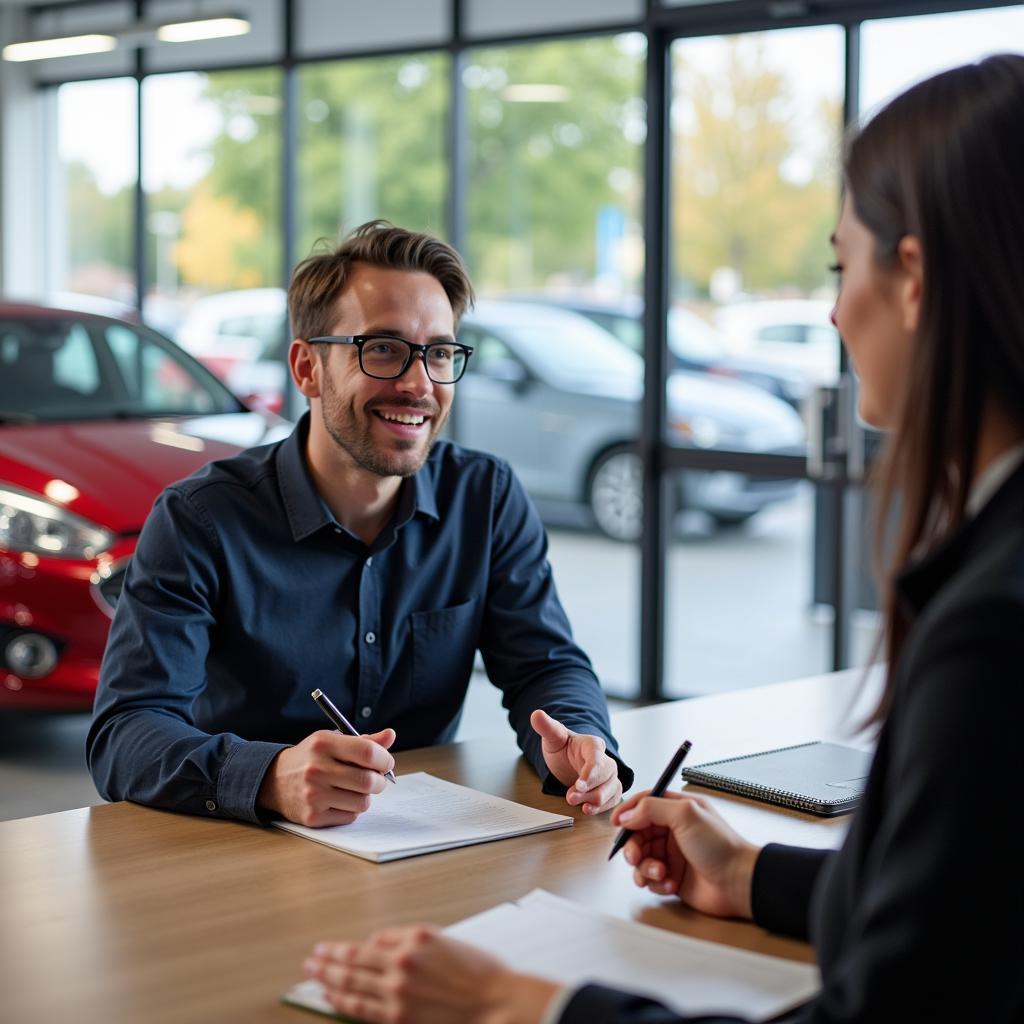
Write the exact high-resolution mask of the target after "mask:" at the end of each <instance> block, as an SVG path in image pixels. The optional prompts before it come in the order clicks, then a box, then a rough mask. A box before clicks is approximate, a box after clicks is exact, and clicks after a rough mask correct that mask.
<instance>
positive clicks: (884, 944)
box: [561, 466, 1024, 1024]
mask: <svg viewBox="0 0 1024 1024" xmlns="http://www.w3.org/2000/svg"><path fill="white" fill-rule="evenodd" d="M897 593H898V595H899V598H900V600H902V601H904V602H905V606H906V608H907V609H908V611H909V612H910V613H911V615H912V617H913V618H912V626H911V630H910V633H909V634H908V638H907V642H906V646H905V647H904V651H903V654H902V656H901V658H900V663H899V667H898V671H897V675H896V681H895V690H894V695H893V703H892V707H891V710H890V712H889V715H888V717H887V719H886V721H885V724H884V726H883V727H882V729H881V732H880V734H879V743H878V749H877V752H876V754H875V758H874V761H873V763H872V767H871V774H870V776H869V778H868V782H867V788H866V790H865V793H864V797H863V799H862V801H861V804H860V807H859V808H858V810H857V811H856V813H855V815H854V818H853V821H852V823H851V826H850V831H849V833H848V835H847V837H846V841H845V842H844V844H843V846H842V849H841V850H839V851H838V853H822V852H819V851H808V850H798V849H795V848H793V847H784V846H767V847H766V848H765V849H764V851H763V852H762V853H761V855H760V857H759V858H758V862H757V866H756V868H755V873H754V880H753V893H752V896H753V906H754V920H755V921H756V922H757V923H758V924H760V925H763V926H764V927H765V928H768V929H771V930H773V931H782V932H787V933H790V934H795V935H803V936H804V937H806V936H807V935H808V933H809V935H810V937H811V940H812V941H813V943H814V946H815V949H816V952H817V957H818V963H819V966H820V968H821V974H822V988H821V993H820V994H819V995H818V996H817V997H816V998H815V999H814V1000H813V1001H812V1002H810V1003H807V1004H806V1005H804V1006H802V1007H800V1008H799V1009H797V1010H795V1011H793V1012H792V1013H790V1014H788V1015H786V1016H785V1017H784V1018H783V1019H784V1020H785V1021H787V1022H792V1024H840V1022H842V1024H854V1022H856V1024H886V1022H896V1021H899V1022H910V1024H916V1022H918V1021H922V1022H928V1024H936V1022H940V1021H951V1022H952V1021H956V1022H959V1024H967V1022H970V1024H1009V1022H1011V1021H1012V1022H1024V871H1022V868H1024V847H1022V845H1021V843H1020V840H1019V839H1018V838H1017V830H1018V829H1019V828H1020V827H1021V824H1022V819H1024V809H1022V806H1021V793H1022V791H1024V756H1022V755H1024V742H1022V736H1024V466H1021V467H1019V468H1018V469H1017V471H1016V472H1015V473H1014V474H1013V475H1012V476H1011V477H1010V478H1009V479H1008V480H1007V481H1006V482H1005V483H1004V484H1003V486H1002V487H1001V488H1000V489H999V491H998V492H997V493H996V495H995V496H994V497H993V498H992V499H991V500H990V501H989V502H988V504H986V505H985V506H984V507H983V508H982V509H981V511H980V513H979V514H978V516H977V517H976V518H975V519H973V520H971V521H970V522H968V523H966V524H965V525H964V526H963V527H962V528H961V529H960V530H958V531H957V532H956V533H955V534H954V535H953V536H952V537H951V538H949V539H948V540H947V541H946V542H945V543H944V544H942V545H941V547H939V548H938V549H936V550H935V551H934V552H932V553H931V554H929V555H928V556H927V557H926V558H924V559H923V560H922V561H920V562H919V563H917V564H916V565H914V566H913V567H912V568H910V569H908V570H907V571H905V572H904V573H903V574H902V575H901V576H900V578H899V580H898V584H897ZM561 1021H562V1022H563V1024H602V1022H616V1024H669V1022H682V1021H688V1022H691V1024H698V1022H699V1024H726V1022H727V1021H729V1022H733V1021H735V1018H724V1017H707V1016H702V1017H679V1016H678V1015H676V1014H674V1013H673V1012H671V1011H669V1010H667V1009H666V1008H665V1007H663V1006H661V1005H659V1004H657V1003H654V1002H651V1001H650V1000H647V999H641V998H638V997H636V996H629V995H626V994H623V993H621V992H613V991H611V990H609V989H606V988H602V987H600V986H597V985H592V986H587V987H585V988H583V989H581V990H580V991H579V992H578V993H577V994H576V995H575V996H574V997H573V999H572V1000H571V1001H570V1003H569V1005H568V1007H567V1008H566V1010H565V1011H564V1013H563V1015H562V1017H561Z"/></svg>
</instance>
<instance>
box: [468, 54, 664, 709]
mask: <svg viewBox="0 0 1024 1024" xmlns="http://www.w3.org/2000/svg"><path fill="white" fill-rule="evenodd" d="M644 60H645V54H644V40H643V39H642V38H641V37H639V36H636V35H623V36H617V37H612V36H608V37H604V38H596V39H578V40H560V41H557V42H544V43H536V44H529V45H522V46H502V47H492V48H478V49H474V50H472V51H470V52H469V54H468V55H467V60H466V66H465V69H464V72H463V76H462V84H463V87H464V88H465V89H466V94H467V95H466V100H467V112H468V116H469V127H468V133H469V140H468V141H469V168H468V169H469V187H468V196H467V203H468V210H467V213H468V216H467V220H468V226H469V231H468V238H467V258H468V260H469V263H470V269H471V272H472V274H473V278H474V282H475V284H476V286H477V290H478V292H479V293H480V294H481V295H482V296H483V298H481V300H480V301H479V302H478V303H477V307H476V309H475V310H474V311H472V312H471V313H470V314H468V315H467V317H466V320H465V324H464V334H463V336H464V337H465V338H466V339H467V341H468V343H469V344H474V345H478V346H479V351H478V353H474V355H473V357H472V358H471V359H470V362H469V367H470V372H469V373H467V374H466V376H465V377H464V378H463V380H462V381H461V382H460V383H459V385H458V392H457V395H456V399H455V408H454V410H453V419H454V429H455V433H456V437H457V440H459V441H461V442H462V443H464V444H466V445H469V446H470V447H474V448H482V449H484V450H485V451H490V452H493V453H494V454H496V455H499V456H501V457H503V458H506V459H508V461H509V462H510V463H511V465H512V466H513V468H514V469H515V471H516V474H517V475H518V477H519V478H520V480H521V481H522V483H523V485H524V487H525V488H526V490H527V492H528V493H529V494H530V496H531V497H532V498H533V500H534V503H535V504H536V506H537V508H538V510H539V512H540V514H541V517H542V519H544V521H545V523H546V525H547V527H548V534H549V540H550V548H549V554H550V559H551V563H552V566H553V567H554V571H555V577H556V579H557V581H558V588H559V594H560V596H561V598H562V601H563V603H564V605H565V608H566V611H567V612H568V614H569V617H570V620H571V622H572V624H573V629H574V631H575V635H576V638H577V640H578V641H579V643H580V644H581V646H582V647H583V648H584V650H586V651H587V652H588V654H590V656H591V658H592V660H593V663H594V667H595V670H596V671H597V673H598V676H599V677H600V678H601V680H602V682H603V683H604V685H605V686H606V687H607V689H608V690H609V691H610V692H613V693H619V694H624V695H628V694H630V693H632V692H635V689H636V679H637V666H638V663H639V662H638V655H637V649H638V635H637V625H638V622H639V592H638V588H639V549H638V547H637V546H636V544H635V543H624V542H623V541H624V540H628V541H635V540H636V539H637V532H636V529H635V525H634V527H633V528H632V529H630V528H628V523H630V522H634V521H635V515H636V510H637V508H638V502H639V475H638V472H637V465H638V464H637V461H636V456H635V453H634V450H633V446H634V442H635V440H636V438H637V435H638V431H639V423H640V402H641V397H642V393H643V361H642V360H641V359H640V357H639V356H638V355H637V354H636V352H634V351H630V348H629V345H628V344H627V343H625V342H624V341H622V340H620V339H619V338H618V337H616V335H615V334H613V333H611V332H610V331H609V330H608V329H607V327H608V323H607V321H606V324H605V326H601V325H600V318H601V317H603V316H605V314H607V313H608V312H609V309H608V307H609V306H610V307H611V309H610V312H611V315H612V317H613V318H614V316H617V315H620V314H621V311H622V310H623V309H625V310H626V313H625V315H624V318H625V319H626V320H627V321H633V322H635V321H636V309H637V305H636V304H637V302H638V301H639V300H638V294H639V292H640V290H641V288H642V281H643V238H642V231H641V226H640V217H641V210H640V200H641V195H642V146H643V140H644V132H645V113H644V105H643V100H642V93H643V76H644ZM599 300H600V301H599ZM478 355H479V356H480V361H479V365H477V366H476V367H475V369H474V362H475V361H476V360H477V358H478ZM624 518H625V519H626V520H627V529H626V530H625V531H623V529H622V528H621V525H620V524H621V522H622V521H623V519H624ZM619 538H621V539H619Z"/></svg>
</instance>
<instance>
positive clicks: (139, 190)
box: [132, 0, 148, 320]
mask: <svg viewBox="0 0 1024 1024" xmlns="http://www.w3.org/2000/svg"><path fill="white" fill-rule="evenodd" d="M144 13H145V2H144V0H135V17H136V19H138V20H141V19H142V17H143V15H144ZM145 72H146V67H145V59H144V57H143V54H142V48H141V47H136V50H135V70H134V78H135V195H134V200H135V201H134V203H133V210H132V213H133V217H134V224H133V229H134V230H133V238H132V248H133V250H134V251H133V253H132V255H133V256H134V257H135V260H134V262H135V308H136V309H137V310H138V313H139V319H140V320H141V319H142V307H143V303H144V302H145V299H146V276H147V273H148V266H147V264H148V260H147V254H146V205H147V204H146V192H145V189H144V187H143V132H144V131H145V125H144V123H143V116H142V114H143V111H142V82H143V79H144V78H145Z"/></svg>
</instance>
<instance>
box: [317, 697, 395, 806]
mask: <svg viewBox="0 0 1024 1024" xmlns="http://www.w3.org/2000/svg"><path fill="white" fill-rule="evenodd" d="M312 697H313V700H315V701H316V703H317V706H318V707H319V708H320V710H321V711H322V712H323V713H324V714H325V715H326V716H327V717H328V718H329V719H330V721H331V725H333V726H334V728H335V729H337V730H338V732H347V733H348V734H349V736H362V733H361V732H360V731H359V730H358V729H357V728H356V727H355V726H354V725H353V724H352V723H351V722H350V721H349V720H348V719H347V718H346V717H345V716H344V715H343V714H342V713H341V712H340V711H339V710H338V708H337V706H336V705H335V703H334V701H332V700H331V698H330V697H328V696H327V694H326V693H324V691H323V690H314V691H313V693H312ZM384 778H385V779H389V780H390V781H391V782H393V783H394V784H395V785H396V786H397V785H398V779H396V778H395V773H394V772H393V771H388V772H384Z"/></svg>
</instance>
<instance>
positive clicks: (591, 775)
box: [530, 709, 622, 814]
mask: <svg viewBox="0 0 1024 1024" xmlns="http://www.w3.org/2000/svg"><path fill="white" fill-rule="evenodd" d="M530 725H532V726H533V728H534V731H535V732H536V733H537V735H538V736H540V739H541V750H542V751H543V754H544V763H545V764H546V765H547V766H548V770H549V771H550V772H551V774H552V775H554V777H555V778H556V779H558V781H559V782H561V783H562V785H563V786H568V787H569V792H568V793H567V794H566V796H565V799H566V801H567V802H568V803H570V804H572V805H573V806H574V807H576V806H579V805H582V807H583V813H584V814H600V813H601V812H602V811H608V810H611V809H612V808H613V807H615V806H616V804H618V802H619V801H620V800H621V799H622V783H621V782H620V781H619V766H618V764H617V763H616V762H615V760H614V759H613V758H611V757H610V756H609V755H608V754H607V753H606V751H605V744H604V740H603V739H601V737H600V736H586V735H583V734H581V733H577V732H573V731H572V730H571V729H567V728H566V727H565V726H564V725H562V723H561V722H557V721H555V719H553V718H552V717H551V716H550V715H549V714H547V713H546V712H544V711H541V710H540V709H538V710H537V711H534V713H533V714H532V715H530Z"/></svg>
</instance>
